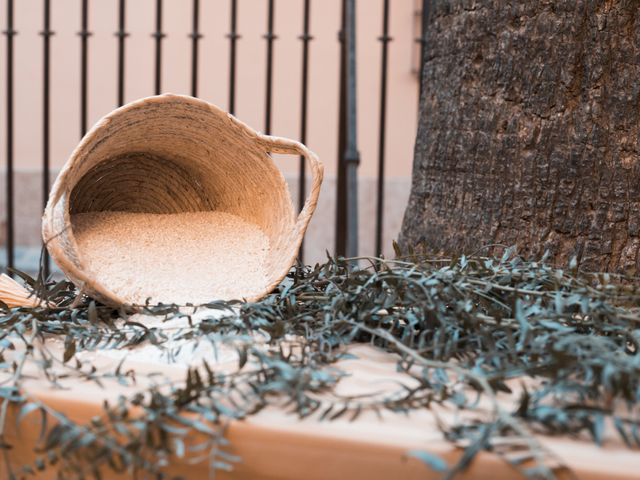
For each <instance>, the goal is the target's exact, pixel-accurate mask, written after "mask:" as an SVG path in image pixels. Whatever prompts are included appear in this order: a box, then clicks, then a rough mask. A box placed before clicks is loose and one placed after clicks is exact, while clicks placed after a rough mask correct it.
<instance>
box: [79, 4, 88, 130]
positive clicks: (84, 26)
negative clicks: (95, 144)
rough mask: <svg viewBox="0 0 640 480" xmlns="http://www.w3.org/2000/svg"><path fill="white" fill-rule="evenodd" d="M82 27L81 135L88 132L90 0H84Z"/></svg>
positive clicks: (80, 32) (80, 33)
mask: <svg viewBox="0 0 640 480" xmlns="http://www.w3.org/2000/svg"><path fill="white" fill-rule="evenodd" d="M81 17H82V28H81V30H80V31H79V32H78V35H80V136H82V137H84V134H85V133H87V70H88V68H87V67H88V53H89V49H88V47H89V45H88V43H89V42H88V40H89V37H90V36H91V32H90V31H89V0H82V12H81Z"/></svg>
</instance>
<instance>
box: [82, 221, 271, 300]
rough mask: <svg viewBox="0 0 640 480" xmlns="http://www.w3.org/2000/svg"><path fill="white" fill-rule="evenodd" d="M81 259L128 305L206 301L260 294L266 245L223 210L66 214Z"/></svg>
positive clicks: (250, 227) (261, 235) (259, 235)
mask: <svg viewBox="0 0 640 480" xmlns="http://www.w3.org/2000/svg"><path fill="white" fill-rule="evenodd" d="M71 221H72V227H73V234H74V236H75V239H76V242H77V243H78V248H79V249H80V253H81V255H82V261H83V262H85V264H86V267H87V268H88V270H89V271H91V273H92V274H93V276H94V277H95V279H96V280H97V281H99V282H100V283H102V284H103V285H104V286H105V287H107V288H109V289H110V290H112V291H113V292H114V293H116V294H117V295H119V296H121V297H122V298H123V299H124V300H125V301H127V302H128V303H132V304H143V303H145V301H146V300H147V298H148V297H151V303H160V302H162V303H178V304H185V303H189V302H190V303H194V304H198V303H205V302H208V301H211V300H215V299H221V300H230V299H239V298H243V297H250V296H252V295H255V294H258V293H260V292H261V291H262V290H263V289H264V288H265V287H266V283H267V279H266V278H267V277H266V270H265V260H266V256H267V251H268V249H269V240H268V238H267V237H266V235H265V234H264V233H263V232H262V230H261V229H260V228H259V227H258V226H257V225H254V224H251V223H248V222H246V221H245V220H243V219H241V218H240V217H237V216H235V215H232V214H229V213H224V212H189V213H174V214H152V213H129V212H90V213H80V214H76V215H73V216H72V220H71Z"/></svg>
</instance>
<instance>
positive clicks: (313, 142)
mask: <svg viewBox="0 0 640 480" xmlns="http://www.w3.org/2000/svg"><path fill="white" fill-rule="evenodd" d="M5 1H6V0H4V1H2V3H1V7H0V26H1V27H2V28H4V27H5V24H6V4H5ZM80 3H81V2H80V0H52V4H53V10H52V28H53V29H54V30H55V31H56V35H55V36H53V37H52V40H51V42H52V43H51V44H52V56H53V57H52V72H51V73H52V80H51V88H52V95H53V96H52V104H51V115H52V117H51V158H52V163H53V168H59V167H60V166H62V164H63V163H64V162H65V160H66V158H67V156H68V155H69V153H70V152H71V150H72V149H73V148H74V146H75V145H76V143H77V141H78V139H79V134H80V126H79V123H80V122H79V79H80V49H79V43H80V42H79V37H78V35H77V32H78V30H79V29H80ZM117 3H118V2H117V1H116V0H91V1H90V20H89V23H90V29H91V30H92V31H93V32H94V34H93V36H91V37H90V39H89V45H90V47H89V48H90V57H89V58H90V64H89V98H90V99H89V126H90V125H91V124H93V123H94V122H95V121H96V120H97V119H98V118H100V117H101V116H102V115H104V114H105V113H107V112H109V111H110V110H111V109H113V108H114V107H115V106H116V68H117V49H116V39H115V37H114V32H115V30H116V25H117ZM164 3H165V13H164V30H165V31H166V33H167V35H168V36H167V37H166V39H165V40H164V42H163V45H164V47H163V48H164V54H163V79H162V86H163V91H165V92H174V93H185V94H188V93H189V90H190V62H191V45H190V39H189V38H188V37H187V34H188V33H189V31H190V29H191V15H192V11H191V5H192V2H191V1H189V0H165V2H164ZM200 3H201V17H200V30H201V32H202V33H203V35H204V37H203V39H202V40H201V41H200V56H199V59H200V72H199V82H198V83H199V92H198V93H199V96H200V97H202V98H204V99H206V100H208V101H211V102H213V103H215V104H217V105H219V106H220V107H222V108H226V107H227V98H228V67H229V65H228V60H229V51H228V44H229V42H228V39H227V38H226V33H227V32H228V30H229V25H228V24H229V13H230V12H229V8H230V2H229V0H201V2H200ZM238 3H239V12H238V19H239V21H238V29H239V31H240V33H241V35H242V38H241V39H240V40H239V42H238V58H237V62H238V63H237V65H238V70H237V89H236V92H237V97H236V105H237V107H236V115H237V116H238V117H239V118H240V119H242V120H243V121H245V122H247V123H248V124H249V125H252V126H254V127H256V128H257V129H263V127H264V88H265V87H264V85H265V59H266V42H265V40H264V39H263V38H262V35H263V34H264V32H265V31H266V10H267V1H266V0H239V1H238ZM275 3H276V18H275V29H276V32H277V34H278V40H276V41H275V43H274V48H275V50H274V52H275V53H274V55H275V57H274V58H275V64H274V92H273V95H274V97H273V121H272V133H273V134H274V135H279V136H286V137H291V138H298V136H299V112H300V68H301V42H300V40H298V38H297V37H298V35H299V34H300V33H301V30H302V6H303V2H302V0H276V2H275ZM311 3H312V15H311V18H312V23H311V31H312V34H313V36H314V38H315V39H314V40H313V41H312V42H311V44H310V94H309V102H310V103H309V120H308V139H307V144H308V146H309V147H310V148H311V149H313V150H314V151H316V152H317V153H318V154H319V156H320V158H321V159H322V160H323V161H324V163H325V165H326V171H327V178H328V179H329V183H328V185H330V184H331V183H330V182H331V178H332V176H333V174H334V173H335V163H336V149H337V145H336V139H337V119H338V110H337V108H338V68H339V63H338V62H339V45H338V42H337V32H338V30H339V23H340V3H341V2H340V0H312V2H311ZM415 3H416V2H415V1H414V0H392V1H391V6H392V8H391V23H390V34H391V35H392V36H393V38H394V41H393V42H391V43H390V47H389V55H390V57H389V62H390V63H389V83H388V85H389V87H388V88H389V92H388V104H387V108H388V119H387V125H388V130H387V147H386V155H387V165H388V167H387V175H388V178H389V181H398V182H401V183H403V184H404V183H406V184H407V185H408V182H409V175H410V172H411V162H412V155H413V144H414V138H415V130H416V116H417V103H418V97H417V95H418V82H417V77H416V75H415V72H413V71H412V68H415V65H414V63H415V61H414V60H415V58H414V57H415V52H416V45H415V42H414V40H413V39H414V36H416V35H417V31H416V26H417V25H418V22H417V19H416V17H415V15H414V13H415ZM15 4H16V5H15V28H16V29H17V30H18V31H19V34H18V35H17V36H16V37H15V107H14V108H15V165H16V169H17V170H19V171H22V172H28V171H36V170H39V169H40V168H41V167H40V164H41V158H42V145H41V135H42V126H41V118H40V117H41V112H42V110H41V108H42V107H41V103H42V93H41V78H42V77H41V75H42V37H41V36H39V35H38V32H39V31H40V30H41V29H42V4H43V2H42V0H16V1H15ZM154 8H155V1H154V0H129V1H128V2H127V30H128V31H129V32H130V36H129V37H128V38H127V40H126V42H127V49H126V100H127V101H131V100H134V99H137V98H140V97H144V96H147V95H150V94H152V93H153V71H154V63H153V62H154V56H153V39H152V37H151V35H150V34H151V32H152V31H153V30H154V21H155V20H154V15H155V13H154ZM357 13H358V24H357V33H358V39H357V41H358V45H357V48H358V50H357V61H358V121H359V124H358V141H359V147H360V151H361V158H362V163H361V166H360V176H361V178H362V179H363V181H367V180H369V181H371V182H373V181H374V180H375V178H374V177H375V175H376V172H377V157H378V115H379V89H380V42H379V41H378V40H377V38H378V36H379V35H380V31H381V25H382V0H360V1H359V2H357ZM0 45H1V47H0V65H2V70H1V71H2V74H0V92H4V91H5V76H4V65H5V61H6V57H5V55H6V50H5V48H4V47H5V44H4V42H2V43H0ZM0 110H1V111H2V123H0V172H3V171H4V166H5V156H4V152H5V148H6V147H5V144H6V138H5V134H4V111H5V97H4V95H2V94H0ZM282 167H283V169H284V170H285V172H286V173H287V174H290V175H295V173H296V171H297V159H294V158H283V159H282ZM394 179H395V180H394ZM17 188H18V189H20V188H21V187H20V185H18V186H17ZM407 188H408V187H407ZM0 190H2V191H3V190H4V184H3V185H2V186H1V187H0ZM36 192H37V190H36ZM333 194H334V192H333V187H331V189H329V190H328V191H327V192H326V193H323V195H333ZM3 196H4V195H3ZM366 200H368V203H373V199H372V198H368V199H366ZM405 201H406V198H405V195H400V196H399V197H398V198H397V199H394V198H389V199H388V205H389V208H395V210H394V212H395V213H394V215H395V214H397V212H400V211H401V210H402V209H403V208H404V202H405ZM394 202H396V203H398V205H397V206H396V207H393V204H394ZM330 203H331V205H333V203H332V202H330ZM0 206H1V204H0ZM24 208H26V207H24ZM29 208H31V209H32V212H31V214H32V215H35V216H36V217H37V216H39V208H40V201H38V202H35V203H34V205H33V207H29ZM325 208H326V209H333V208H335V206H331V207H330V206H327V207H325ZM367 209H369V210H371V209H370V206H367V205H365V207H364V208H363V211H362V213H361V224H362V225H363V227H362V228H364V229H365V232H366V231H369V230H370V231H373V230H372V228H373V223H372V222H373V216H372V215H373V211H370V212H369V211H368V210H367ZM367 212H368V213H367ZM22 213H23V215H27V214H29V212H24V211H23V212H22ZM318 215H319V216H320V217H322V218H324V220H323V223H326V222H333V217H332V215H333V211H328V210H327V211H326V212H322V211H321V210H320V211H319V213H318ZM389 224H390V225H391V224H393V227H388V230H389V231H388V232H387V235H386V237H388V242H390V239H391V238H393V237H395V235H396V234H397V228H398V224H397V222H396V223H395V224H394V223H393V221H390V222H389ZM21 228H23V227H21V226H20V225H19V226H18V229H21ZM24 228H26V229H29V228H31V227H24ZM24 228H23V229H24ZM323 242H325V243H331V242H332V238H329V237H327V238H325V239H324V240H323ZM332 245H333V244H332V243H331V245H326V246H324V247H322V248H321V249H320V251H322V250H324V248H329V249H330V248H331V247H332ZM319 248H320V247H319ZM369 253H371V252H369Z"/></svg>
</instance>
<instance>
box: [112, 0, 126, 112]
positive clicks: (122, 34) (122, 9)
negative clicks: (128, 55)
mask: <svg viewBox="0 0 640 480" xmlns="http://www.w3.org/2000/svg"><path fill="white" fill-rule="evenodd" d="M126 10H127V2H126V0H120V3H119V7H118V31H117V32H116V34H115V35H116V37H118V106H119V107H120V106H122V105H124V65H125V63H124V59H125V57H124V45H125V42H124V41H125V39H126V38H127V36H128V35H129V34H128V33H127V32H126V30H125V15H126Z"/></svg>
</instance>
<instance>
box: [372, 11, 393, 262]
mask: <svg viewBox="0 0 640 480" xmlns="http://www.w3.org/2000/svg"><path fill="white" fill-rule="evenodd" d="M378 40H380V42H382V62H381V63H382V66H381V73H380V124H379V131H378V191H377V197H378V198H377V204H376V254H377V255H382V240H383V233H382V232H383V221H384V159H385V152H384V148H385V134H386V131H385V130H386V120H387V63H388V62H387V57H388V46H389V42H390V41H391V40H393V39H392V38H391V37H390V36H389V0H384V5H383V11H382V35H381V36H380V37H379V38H378Z"/></svg>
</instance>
